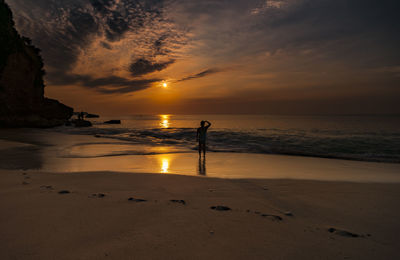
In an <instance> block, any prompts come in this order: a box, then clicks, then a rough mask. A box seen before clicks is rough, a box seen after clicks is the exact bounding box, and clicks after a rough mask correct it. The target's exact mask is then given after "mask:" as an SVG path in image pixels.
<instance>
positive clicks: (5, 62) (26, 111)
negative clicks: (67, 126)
mask: <svg viewBox="0 0 400 260" xmlns="http://www.w3.org/2000/svg"><path fill="white" fill-rule="evenodd" d="M44 74H45V72H44V70H43V61H42V58H41V56H40V50H39V49H38V48H36V47H34V46H33V45H32V44H31V41H30V40H29V39H28V38H25V37H21V36H20V35H19V34H18V32H17V31H16V29H15V27H14V21H13V18H12V13H11V10H10V8H9V7H8V5H7V4H6V3H5V2H4V0H0V126H10V127H51V126H56V125H61V124H63V123H64V122H65V121H66V120H68V119H69V118H70V117H71V116H72V113H73V109H72V108H70V107H68V106H65V105H63V104H61V103H60V102H58V101H57V100H53V99H48V98H45V97H44V82H43V76H44Z"/></svg>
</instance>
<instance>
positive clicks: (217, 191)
mask: <svg viewBox="0 0 400 260" xmlns="http://www.w3.org/2000/svg"><path fill="white" fill-rule="evenodd" d="M293 170H295V169H293ZM0 176H1V178H0V208H1V214H0V259H397V258H399V257H400V253H399V252H398V248H399V246H400V242H399V240H398V237H399V234H400V224H399V220H400V209H399V207H398V204H399V198H400V184H383V183H380V184H378V183H350V182H322V181H309V180H307V181H306V180H285V179H281V180H278V179H277V180H273V179H270V180H265V179H218V178H202V177H191V176H177V175H161V174H139V173H116V172H86V173H85V172H80V173H65V174H60V173H44V172H40V171H12V170H2V171H0Z"/></svg>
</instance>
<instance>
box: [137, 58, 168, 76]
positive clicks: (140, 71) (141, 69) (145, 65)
mask: <svg viewBox="0 0 400 260" xmlns="http://www.w3.org/2000/svg"><path fill="white" fill-rule="evenodd" d="M172 63H174V60H170V61H167V62H162V63H153V62H151V61H149V60H146V59H144V58H142V59H137V60H136V61H135V62H133V63H132V64H131V65H130V66H129V71H130V72H131V74H132V76H143V75H146V74H149V73H152V72H155V71H161V70H163V69H165V68H167V67H168V66H169V65H171V64H172Z"/></svg>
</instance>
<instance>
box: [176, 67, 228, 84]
mask: <svg viewBox="0 0 400 260" xmlns="http://www.w3.org/2000/svg"><path fill="white" fill-rule="evenodd" d="M221 71H222V70H220V69H217V68H211V69H207V70H204V71H202V72H199V73H197V74H194V75H190V76H187V77H184V78H182V79H179V80H177V81H176V82H182V81H187V80H192V79H198V78H203V77H206V76H209V75H212V74H215V73H218V72H221Z"/></svg>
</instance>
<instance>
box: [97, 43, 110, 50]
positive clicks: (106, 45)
mask: <svg viewBox="0 0 400 260" xmlns="http://www.w3.org/2000/svg"><path fill="white" fill-rule="evenodd" d="M100 44H101V46H103V47H104V48H106V49H108V50H111V49H112V46H111V45H110V44H108V43H106V42H101V43H100Z"/></svg>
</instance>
